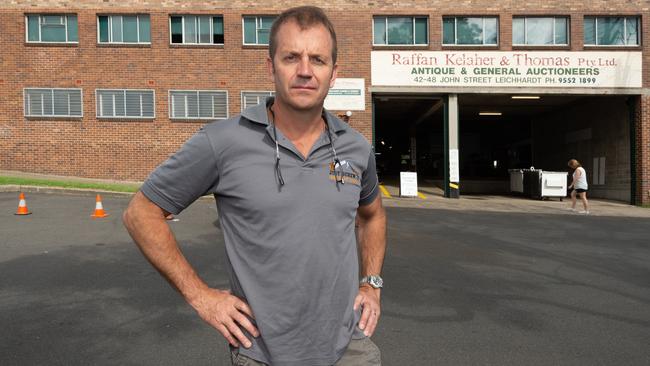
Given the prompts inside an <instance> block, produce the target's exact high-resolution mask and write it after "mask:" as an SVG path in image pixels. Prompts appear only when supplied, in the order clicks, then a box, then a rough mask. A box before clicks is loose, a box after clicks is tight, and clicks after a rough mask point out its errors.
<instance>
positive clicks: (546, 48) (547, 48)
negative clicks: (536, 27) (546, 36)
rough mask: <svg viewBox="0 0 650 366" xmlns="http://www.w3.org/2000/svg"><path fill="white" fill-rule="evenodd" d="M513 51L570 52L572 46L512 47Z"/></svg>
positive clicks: (522, 45) (524, 45)
mask: <svg viewBox="0 0 650 366" xmlns="http://www.w3.org/2000/svg"><path fill="white" fill-rule="evenodd" d="M512 50H513V51H570V50H571V46H570V45H548V46H545V45H528V44H521V45H519V44H518V45H512Z"/></svg>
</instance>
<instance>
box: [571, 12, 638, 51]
mask: <svg viewBox="0 0 650 366" xmlns="http://www.w3.org/2000/svg"><path fill="white" fill-rule="evenodd" d="M587 18H593V19H594V33H595V37H594V41H595V42H596V43H593V44H591V43H589V44H587V43H584V41H585V36H586V33H585V31H584V27H585V20H586V19H587ZM598 18H623V33H624V34H626V33H627V19H628V18H636V27H637V28H636V37H637V39H636V40H637V43H636V44H599V43H598ZM582 34H583V36H582V42H583V45H584V47H607V48H621V47H641V46H642V45H641V16H640V15H585V16H584V17H583V18H582ZM626 38H627V37H626Z"/></svg>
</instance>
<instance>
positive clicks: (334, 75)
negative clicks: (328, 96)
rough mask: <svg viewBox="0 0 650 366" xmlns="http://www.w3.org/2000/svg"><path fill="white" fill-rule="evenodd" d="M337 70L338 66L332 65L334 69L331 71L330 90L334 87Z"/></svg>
mask: <svg viewBox="0 0 650 366" xmlns="http://www.w3.org/2000/svg"><path fill="white" fill-rule="evenodd" d="M338 70H339V64H334V68H333V69H332V78H331V79H330V88H333V87H334V81H336V77H337V75H338Z"/></svg>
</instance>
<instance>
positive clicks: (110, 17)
mask: <svg viewBox="0 0 650 366" xmlns="http://www.w3.org/2000/svg"><path fill="white" fill-rule="evenodd" d="M125 16H135V17H136V19H137V23H136V24H137V25H136V27H137V30H138V40H137V41H136V42H124V17H125ZM141 16H147V17H149V42H143V41H140V17H141ZM99 17H108V39H109V40H108V42H102V41H101V37H100V29H99ZM113 17H121V18H122V42H115V41H113V40H112V38H113ZM97 44H117V45H122V44H127V45H131V44H142V45H150V44H151V16H150V15H149V14H143V13H137V14H97Z"/></svg>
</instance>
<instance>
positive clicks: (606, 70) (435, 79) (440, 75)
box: [371, 51, 641, 88]
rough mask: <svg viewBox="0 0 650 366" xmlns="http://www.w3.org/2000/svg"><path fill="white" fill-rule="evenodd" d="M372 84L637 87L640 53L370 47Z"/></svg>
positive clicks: (639, 78) (639, 76) (639, 84)
mask: <svg viewBox="0 0 650 366" xmlns="http://www.w3.org/2000/svg"><path fill="white" fill-rule="evenodd" d="M371 67H372V85H374V86H445V87H450V86H452V87H453V86H487V87H554V88H641V52H636V51H635V52H632V51H629V52H628V51H621V52H562V51H556V52H541V51H508V52H500V51H440V52H428V51H373V52H372V53H371Z"/></svg>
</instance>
